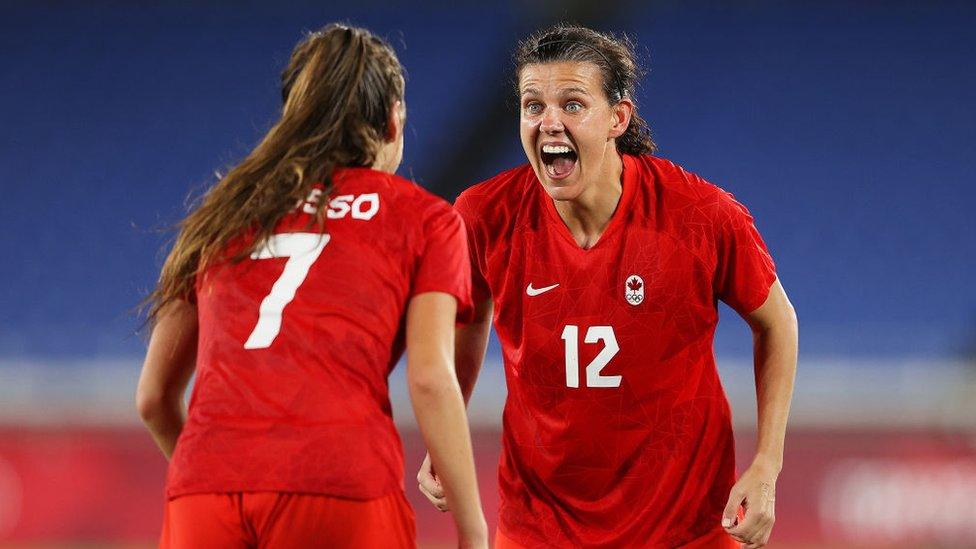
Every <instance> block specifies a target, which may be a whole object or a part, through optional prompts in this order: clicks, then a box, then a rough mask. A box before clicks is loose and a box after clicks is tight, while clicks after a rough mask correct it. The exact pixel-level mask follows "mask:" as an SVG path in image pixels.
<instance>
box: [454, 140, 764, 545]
mask: <svg viewBox="0 0 976 549" xmlns="http://www.w3.org/2000/svg"><path fill="white" fill-rule="evenodd" d="M623 162H624V171H623V189H622V195H621V198H620V202H619V204H618V206H617V209H616V211H615V212H614V214H613V217H612V218H611V220H610V222H609V225H608V226H607V228H606V229H605V231H604V233H603V235H602V236H601V238H600V239H599V241H598V242H597V243H596V244H595V245H594V246H592V247H591V248H590V249H586V250H584V249H581V248H580V247H579V246H578V245H577V243H576V241H575V240H574V239H573V237H572V235H571V234H570V232H569V230H568V229H567V227H566V226H565V224H564V223H563V222H562V219H561V218H560V217H559V215H558V213H557V212H556V210H555V206H554V205H553V201H552V199H551V198H550V197H549V196H548V195H547V194H546V193H545V191H544V189H543V188H542V186H541V184H540V183H539V182H538V180H537V179H536V177H535V174H534V173H533V171H532V169H531V167H529V166H522V167H520V168H516V169H513V170H510V171H507V172H504V173H502V174H500V175H498V176H496V177H494V178H492V179H490V180H488V181H486V182H483V183H481V184H478V185H476V186H474V187H472V188H470V189H468V190H467V191H465V192H464V193H462V195H461V196H460V197H459V198H458V200H457V202H456V203H455V208H456V209H457V210H458V211H459V212H461V215H462V216H463V217H464V220H465V223H466V225H467V227H468V243H469V248H470V249H471V253H472V266H473V269H472V271H473V276H474V282H473V284H472V286H473V288H474V292H475V298H476V299H478V298H485V297H487V296H489V295H490V296H491V297H492V299H493V300H494V303H495V308H494V326H495V331H496V333H497V334H498V338H499V340H500V341H501V345H502V353H503V356H504V361H505V373H506V379H507V384H508V399H507V401H506V405H505V412H504V416H503V427H504V428H503V436H502V443H503V449H502V456H501V464H500V471H499V483H500V496H501V508H500V517H499V524H500V528H501V529H502V530H503V531H504V532H505V533H506V535H507V536H508V537H510V538H512V539H513V540H515V541H516V542H518V543H521V544H523V545H527V546H535V545H547V546H558V547H563V546H612V547H631V546H633V547H642V546H645V544H647V545H646V546H653V547H677V546H681V545H683V544H686V543H689V542H691V541H692V540H695V539H697V538H700V537H701V536H703V535H705V534H707V533H708V532H711V531H712V530H713V529H714V528H715V526H716V525H717V524H720V521H721V515H722V510H723V508H724V506H725V503H726V501H727V498H728V495H729V490H730V489H731V487H732V484H733V482H734V477H735V457H734V444H733V436H732V424H731V412H730V410H729V404H728V401H727V399H726V396H725V392H724V390H723V389H722V385H721V383H720V380H719V376H718V372H717V370H716V367H715V360H714V356H713V352H712V339H713V334H714V330H715V327H716V324H717V322H718V309H717V307H716V302H717V300H719V299H721V300H724V301H725V302H727V303H729V304H730V305H732V306H733V307H735V308H736V309H737V310H739V312H741V313H747V312H749V311H751V310H752V309H754V308H756V307H758V306H760V305H761V304H762V303H763V302H764V301H765V299H766V296H767V295H768V292H769V288H770V286H771V285H772V283H773V282H774V281H775V277H776V275H775V270H774V266H773V262H772V259H771V258H770V256H769V253H768V251H767V250H766V247H765V245H764V244H763V242H762V239H761V237H760V236H759V233H758V232H757V231H756V229H755V227H754V225H753V222H752V218H751V217H750V216H749V214H748V212H747V211H746V209H745V208H744V207H743V206H742V205H740V204H738V203H737V202H736V201H735V200H734V199H733V198H732V196H731V195H729V194H728V193H726V192H724V191H723V190H721V189H719V188H718V187H716V186H714V185H711V184H709V183H707V182H705V181H704V180H702V179H701V178H699V177H698V176H696V175H694V174H691V173H689V172H687V171H685V170H683V169H681V168H680V167H678V166H676V165H675V164H673V163H671V162H669V161H667V160H664V159H661V158H656V157H651V156H642V157H633V156H624V157H623ZM556 284H558V286H555V287H551V286H553V285H556ZM550 287H551V288H550ZM542 289H545V291H542ZM615 376H620V377H619V378H616V377H615ZM573 383H576V384H577V386H573ZM614 383H616V385H614ZM601 385H604V386H601Z"/></svg>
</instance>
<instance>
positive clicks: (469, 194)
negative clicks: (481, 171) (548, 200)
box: [454, 164, 535, 221]
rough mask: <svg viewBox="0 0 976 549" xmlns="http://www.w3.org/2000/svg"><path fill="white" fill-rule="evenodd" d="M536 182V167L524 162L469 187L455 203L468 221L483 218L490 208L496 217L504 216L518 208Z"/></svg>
mask: <svg viewBox="0 0 976 549" xmlns="http://www.w3.org/2000/svg"><path fill="white" fill-rule="evenodd" d="M534 184H535V173H534V172H533V171H532V167H531V166H530V165H528V164H523V165H521V166H518V167H516V168H512V169H510V170H506V171H504V172H502V173H500V174H498V175H496V176H494V177H491V178H489V179H486V180H484V181H482V182H480V183H477V184H475V185H472V186H471V187H468V188H467V189H465V190H464V191H463V192H462V193H461V194H460V195H459V196H458V198H457V200H456V201H455V203H454V207H455V208H457V210H458V211H459V212H460V213H461V215H462V216H463V217H464V218H465V221H469V220H473V219H477V218H481V217H482V214H483V213H487V211H489V210H490V212H491V213H492V216H493V217H498V216H502V217H504V216H505V214H510V213H512V212H514V211H515V210H516V209H517V207H518V204H519V203H520V202H521V200H522V199H523V197H524V196H525V195H526V193H525V191H526V190H528V189H531V188H532V186H533V185H534Z"/></svg>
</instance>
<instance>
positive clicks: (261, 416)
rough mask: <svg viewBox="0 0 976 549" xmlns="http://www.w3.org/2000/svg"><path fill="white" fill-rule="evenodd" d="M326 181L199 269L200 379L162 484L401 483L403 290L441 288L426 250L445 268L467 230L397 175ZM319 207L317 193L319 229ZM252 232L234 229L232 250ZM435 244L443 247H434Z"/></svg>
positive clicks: (342, 490) (371, 489) (310, 487)
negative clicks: (260, 241)
mask: <svg viewBox="0 0 976 549" xmlns="http://www.w3.org/2000/svg"><path fill="white" fill-rule="evenodd" d="M333 180H334V188H333V189H332V190H331V192H330V193H329V196H328V199H327V203H325V202H326V199H325V198H324V197H323V196H322V193H321V190H320V189H317V190H315V191H313V193H312V195H311V196H310V197H309V200H308V201H306V202H305V203H304V204H300V205H298V206H297V208H296V210H295V211H294V212H292V213H290V214H289V215H288V216H287V217H286V218H285V219H283V220H282V221H281V223H279V225H278V226H277V228H276V230H275V234H274V236H272V237H271V238H270V239H269V240H268V242H267V243H266V244H265V245H264V246H262V247H260V248H259V249H258V250H257V251H255V252H254V253H252V254H251V255H250V257H249V258H246V259H244V260H242V261H239V262H232V261H225V262H220V263H216V264H214V265H213V266H211V267H209V268H208V269H207V270H206V271H205V272H204V273H203V274H202V276H200V277H199V279H198V281H197V286H196V297H197V304H198V310H199V319H200V334H199V347H198V357H197V378H196V382H195V386H194V390H193V396H192V399H191V403H190V411H189V417H188V420H187V423H186V426H185V428H184V430H183V433H182V434H181V436H180V440H179V443H178V445H177V448H176V452H175V454H174V456H173V459H172V462H171V467H170V473H169V482H168V488H167V492H168V495H169V496H170V497H175V496H178V495H182V494H188V493H198V492H231V491H265V490H266V491H279V492H303V493H320V494H326V495H332V496H339V497H348V498H354V499H370V498H375V497H380V496H382V495H384V494H386V493H389V492H390V491H391V490H393V489H396V488H398V487H400V486H401V479H402V478H403V472H402V450H401V448H400V441H399V438H398V436H397V434H396V431H395V429H394V426H393V421H392V415H391V409H390V402H389V397H388V390H387V376H388V374H389V372H390V371H391V370H392V368H393V366H394V365H395V363H396V361H397V360H398V358H399V356H400V354H401V353H402V350H403V339H404V333H403V318H404V311H405V307H406V304H407V302H408V300H409V298H410V296H411V295H414V294H416V293H420V292H422V291H430V290H440V291H449V292H450V291H451V288H450V285H447V286H444V287H439V286H437V283H436V282H432V279H431V273H430V271H431V266H430V264H431V263H445V262H446V263H448V264H445V265H440V268H441V269H442V270H444V271H446V272H448V273H450V272H451V271H452V265H450V263H451V261H450V259H449V258H450V257H451V255H452V254H453V255H458V256H459V257H460V258H461V261H460V262H459V264H464V262H465V261H466V254H467V251H466V249H464V248H463V237H460V236H459V238H457V239H456V240H453V241H452V240H450V237H451V235H452V234H454V233H457V234H458V235H461V234H462V233H463V226H462V224H461V221H460V218H459V217H458V215H457V214H456V213H454V212H453V210H452V209H451V208H450V206H449V205H448V204H447V203H445V202H444V201H442V200H440V199H439V198H436V197H434V196H433V195H430V194H429V193H427V192H426V191H424V190H422V189H421V188H419V187H418V186H416V185H415V184H413V183H411V182H409V181H406V180H404V179H401V178H399V177H396V176H394V175H390V174H386V173H383V172H379V171H375V170H371V169H367V168H351V169H342V170H339V171H337V172H336V174H335V175H334V177H333ZM317 208H327V211H326V222H325V228H324V230H325V232H324V233H321V232H320V231H318V230H317V227H316V225H315V224H314V214H315V212H316V209H317ZM448 242H450V243H458V242H459V243H460V244H461V245H462V246H461V247H460V248H459V249H457V250H451V249H450V248H451V246H449V245H448V244H447V243H448ZM248 243H249V240H248V237H247V236H243V237H241V238H240V239H238V241H236V242H233V243H232V244H231V245H230V246H228V250H227V252H228V254H232V253H234V252H235V251H236V250H239V249H241V247H242V246H246V245H248ZM432 247H433V248H435V249H441V248H443V250H442V251H441V252H439V253H444V254H447V257H448V259H446V260H439V259H441V258H433V259H435V260H437V261H432V258H431V257H429V256H430V252H431V248H432ZM455 247H457V246H455ZM455 270H456V269H455ZM458 275H459V276H466V273H464V274H460V273H458V274H457V275H456V276H458ZM456 293H459V294H463V293H464V292H463V291H458V292H456ZM457 297H458V298H459V303H460V304H463V303H466V302H467V298H466V296H464V295H458V296H457Z"/></svg>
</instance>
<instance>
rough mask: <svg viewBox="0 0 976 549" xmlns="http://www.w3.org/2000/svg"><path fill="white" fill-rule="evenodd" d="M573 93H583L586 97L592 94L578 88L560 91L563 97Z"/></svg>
mask: <svg viewBox="0 0 976 549" xmlns="http://www.w3.org/2000/svg"><path fill="white" fill-rule="evenodd" d="M573 92H575V93H581V94H583V95H586V96H589V95H590V92H588V91H586V90H585V89H583V88H577V87H572V88H566V89H564V90H561V91H560V94H561V95H566V94H570V93H573Z"/></svg>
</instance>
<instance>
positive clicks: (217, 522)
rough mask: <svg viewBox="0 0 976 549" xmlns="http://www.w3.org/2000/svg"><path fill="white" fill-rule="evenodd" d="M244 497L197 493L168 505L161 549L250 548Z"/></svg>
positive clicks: (170, 502) (177, 499)
mask: <svg viewBox="0 0 976 549" xmlns="http://www.w3.org/2000/svg"><path fill="white" fill-rule="evenodd" d="M240 498H241V496H240V494H193V495H189V496H181V497H178V498H175V499H171V500H169V501H167V502H166V507H165V510H164V512H163V534H162V537H161V539H160V541H159V547H160V549H191V548H197V547H208V548H211V547H212V548H214V549H240V548H246V547H248V545H249V543H248V541H249V540H248V538H249V536H248V532H247V530H246V528H245V526H244V524H243V522H242V520H241V507H240V502H241V500H240Z"/></svg>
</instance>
